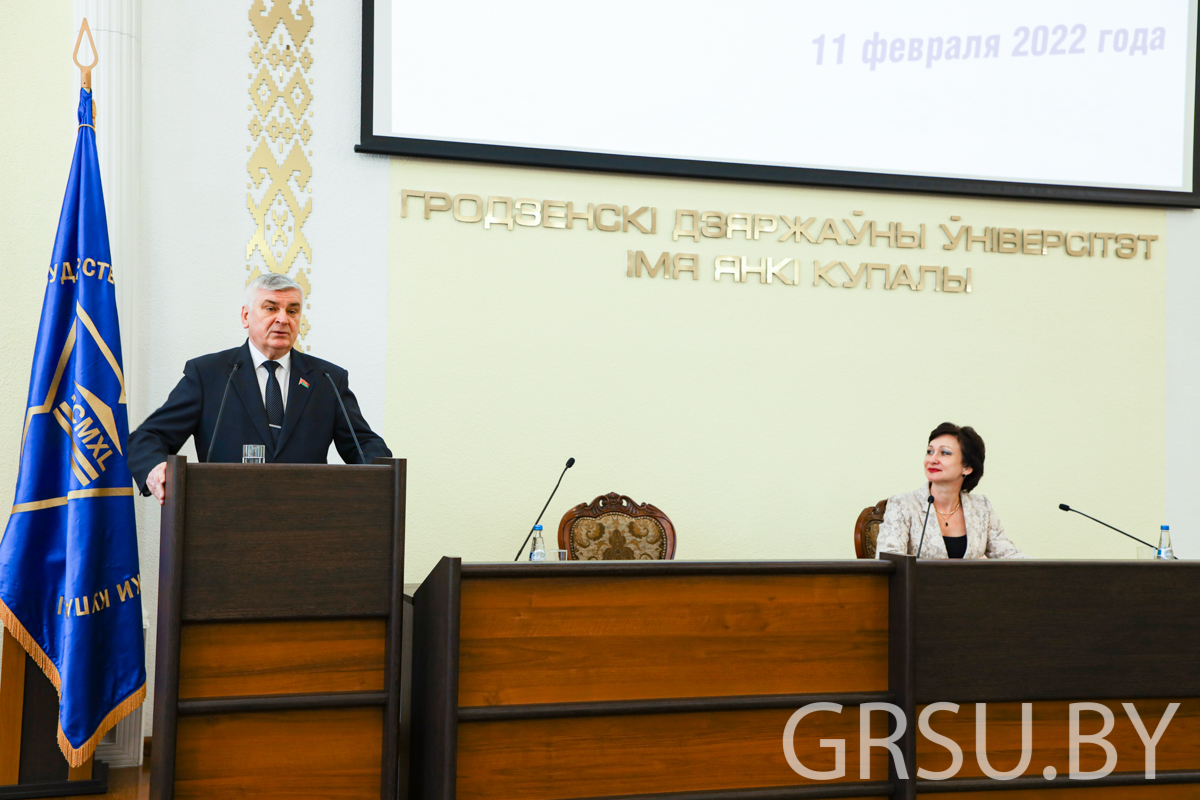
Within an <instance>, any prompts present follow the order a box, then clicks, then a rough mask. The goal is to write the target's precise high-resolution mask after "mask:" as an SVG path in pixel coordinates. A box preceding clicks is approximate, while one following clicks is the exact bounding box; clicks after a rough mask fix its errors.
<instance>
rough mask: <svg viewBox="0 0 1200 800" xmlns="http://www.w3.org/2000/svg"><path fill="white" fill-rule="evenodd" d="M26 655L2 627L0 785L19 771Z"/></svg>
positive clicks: (8, 782) (0, 661) (8, 780)
mask: <svg viewBox="0 0 1200 800" xmlns="http://www.w3.org/2000/svg"><path fill="white" fill-rule="evenodd" d="M26 658H27V655H26V653H25V648H23V647H21V643H20V642H18V641H17V638H16V637H15V636H13V635H12V634H11V633H9V632H8V629H7V628H5V629H4V650H3V655H2V657H0V786H3V785H6V784H12V783H16V782H17V780H18V779H19V778H20V774H21V772H20V770H21V720H22V714H23V713H24V710H25V662H26ZM35 667H36V665H35Z"/></svg>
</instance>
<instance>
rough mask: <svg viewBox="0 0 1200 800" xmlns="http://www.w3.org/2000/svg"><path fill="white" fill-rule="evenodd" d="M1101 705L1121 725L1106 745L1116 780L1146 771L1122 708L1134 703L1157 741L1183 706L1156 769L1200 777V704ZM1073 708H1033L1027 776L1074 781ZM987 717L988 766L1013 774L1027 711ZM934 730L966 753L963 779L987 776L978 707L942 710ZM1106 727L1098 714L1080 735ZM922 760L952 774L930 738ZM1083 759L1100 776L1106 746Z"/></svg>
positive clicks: (998, 707)
mask: <svg viewBox="0 0 1200 800" xmlns="http://www.w3.org/2000/svg"><path fill="white" fill-rule="evenodd" d="M1098 702H1102V704H1103V705H1105V706H1107V707H1109V708H1110V709H1112V712H1113V716H1114V718H1115V725H1114V727H1113V730H1112V732H1111V733H1109V735H1108V736H1107V737H1105V738H1106V739H1107V740H1108V742H1109V743H1110V744H1112V745H1113V747H1114V748H1116V751H1117V757H1118V761H1117V765H1116V768H1115V772H1116V773H1122V772H1125V773H1129V772H1137V773H1141V772H1143V770H1144V768H1145V746H1144V745H1143V744H1142V740H1141V738H1140V737H1139V736H1138V733H1137V730H1136V729H1135V728H1134V725H1133V722H1132V721H1131V720H1130V718H1129V715H1128V714H1127V713H1126V712H1125V709H1124V708H1122V706H1121V704H1122V703H1123V702H1132V703H1133V705H1134V708H1136V709H1137V712H1138V716H1140V717H1141V719H1142V724H1143V725H1145V726H1146V730H1147V731H1149V732H1150V733H1151V734H1153V732H1154V731H1155V730H1156V729H1157V727H1158V722H1159V720H1160V719H1161V718H1162V715H1163V713H1164V712H1165V711H1166V709H1167V704H1168V703H1170V702H1179V703H1180V704H1181V705H1180V707H1179V709H1178V710H1177V711H1176V712H1175V715H1174V717H1172V718H1171V721H1170V723H1169V725H1168V726H1167V729H1166V731H1164V732H1163V736H1162V738H1161V739H1160V740H1159V742H1158V745H1157V746H1156V747H1155V769H1156V770H1157V771H1159V772H1165V771H1171V770H1200V698H1195V697H1193V698H1175V699H1173V700H1172V699H1158V700H1154V699H1151V700H1147V699H1139V700H1132V701H1130V700H1105V701H1098ZM1069 706H1070V703H1069V702H1068V701H1042V702H1037V703H1033V725H1032V728H1033V757H1032V759H1031V760H1030V763H1029V766H1028V768H1027V769H1026V771H1025V773H1024V774H1025V775H1032V776H1038V777H1040V776H1041V775H1042V770H1043V769H1044V768H1045V767H1047V766H1051V767H1054V769H1055V771H1056V772H1057V774H1058V776H1059V777H1058V779H1057V780H1059V781H1065V779H1066V778H1067V775H1068V773H1069V770H1070V764H1069V762H1068V755H1069V752H1068V751H1069V743H1070V733H1069V722H1070V712H1069ZM986 714H987V757H988V763H989V764H991V766H992V768H993V769H995V770H1000V771H1008V770H1011V769H1013V768H1014V767H1016V766H1017V764H1018V763H1019V762H1020V760H1021V704H1020V703H988V704H987V711H986ZM929 723H930V727H931V728H932V729H933V731H934V732H936V733H938V734H940V735H942V736H946V737H948V738H950V739H952V740H954V741H955V742H957V743H958V744H959V746H960V747H961V748H962V751H963V765H962V767H961V768H960V769H959V772H958V776H957V777H958V778H960V779H963V778H976V777H984V773H983V770H982V769H981V768H980V766H979V764H978V761H977V759H976V756H975V724H976V708H975V704H973V703H968V704H963V705H961V706H960V707H959V710H958V713H957V714H952V713H950V712H949V711H939V712H937V713H935V714H933V715H932V716H931V717H930V720H929ZM1101 724H1102V721H1101V717H1100V715H1099V714H1098V713H1096V712H1094V711H1084V712H1083V713H1081V714H1080V730H1081V731H1082V733H1084V734H1090V733H1096V732H1097V731H1099V730H1100V728H1101ZM917 758H918V764H919V765H920V766H921V767H922V768H923V769H926V770H930V771H933V772H938V771H941V770H945V769H947V768H948V767H949V766H950V763H951V755H950V752H949V751H948V750H946V749H945V748H944V747H942V746H941V745H939V744H935V743H934V742H931V741H929V740H928V739H926V738H925V736H924V735H921V736H920V737H919V740H918V748H917ZM1079 758H1080V768H1081V769H1082V770H1085V771H1093V770H1097V769H1100V768H1101V767H1103V766H1104V761H1105V754H1104V751H1103V750H1102V749H1101V748H1100V746H1099V745H1095V744H1086V743H1085V744H1082V745H1081V746H1080V748H1079ZM1195 791H1196V795H1197V796H1200V787H1195Z"/></svg>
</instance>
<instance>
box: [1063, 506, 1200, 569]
mask: <svg viewBox="0 0 1200 800" xmlns="http://www.w3.org/2000/svg"><path fill="white" fill-rule="evenodd" d="M1058 507H1059V508H1060V509H1062V510H1063V511H1074V512H1075V513H1076V514H1078V515H1079V516H1081V517H1087V518H1088V519H1090V520H1091V521H1092V522H1099V523H1100V524H1101V525H1103V526H1104V527H1106V528H1112V529H1113V530H1114V531H1116V532H1117V533H1119V534H1121V535H1122V536H1128V537H1129V538H1130V539H1133V540H1134V541H1135V542H1141V543H1142V544H1144V545H1146V547H1151V548H1153V549H1154V550H1158V546H1157V545H1153V544H1150V543H1149V542H1146V541H1142V540H1141V539H1139V538H1138V537H1136V536H1134V535H1133V534H1131V533H1126V532H1125V531H1123V530H1121V529H1120V528H1113V526H1112V525H1109V524H1108V523H1107V522H1102V521H1101V520H1098V519H1096V518H1095V517H1091V516H1088V515H1087V514H1084V513H1083V512H1082V511H1080V510H1079V509H1077V508H1071V507H1070V506H1069V505H1067V504H1066V503H1059V504H1058ZM1176 558H1178V556H1176Z"/></svg>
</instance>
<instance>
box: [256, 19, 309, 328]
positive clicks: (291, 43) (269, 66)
mask: <svg viewBox="0 0 1200 800" xmlns="http://www.w3.org/2000/svg"><path fill="white" fill-rule="evenodd" d="M311 7H312V2H311V0H253V2H252V3H251V4H250V12H249V20H250V30H249V32H248V35H249V38H250V66H251V70H250V72H249V74H248V78H249V87H250V88H249V93H250V103H249V105H247V106H246V110H247V111H249V112H250V123H249V125H248V126H247V129H248V130H249V133H250V144H248V145H247V146H246V152H247V153H249V157H248V159H247V162H246V169H247V170H248V171H249V173H250V180H249V182H247V183H246V208H247V210H249V212H250V216H251V217H252V218H253V219H254V224H255V231H254V234H253V235H252V236H251V237H250V241H249V242H248V243H247V244H246V269H247V270H248V271H249V275H248V276H247V278H246V282H247V283H249V282H250V281H252V280H254V279H255V278H256V277H258V276H259V275H261V274H262V273H263V271H264V270H266V271H270V272H275V273H279V274H282V275H290V276H291V277H292V279H293V280H295V281H296V283H298V284H300V286H302V287H303V288H304V311H303V313H302V315H301V317H300V338H301V339H302V340H303V339H306V338H307V337H308V332H309V330H310V325H309V319H308V313H307V312H308V310H309V309H310V308H311V303H310V301H309V297H310V293H311V291H312V287H311V285H310V284H309V273H311V271H312V248H311V247H310V246H309V244H308V239H307V238H306V237H305V235H304V224H305V223H306V222H307V221H308V217H309V215H310V214H311V212H312V165H311V163H310V162H309V157H310V156H312V150H311V149H309V145H310V141H311V139H312V136H313V130H312V116H313V111H312V99H313V91H312V84H313V79H312V76H311V74H310V69H311V67H312V64H313V39H312V29H313V16H312V8H311ZM300 255H303V256H304V258H303V260H301V259H300V258H299V256H300ZM293 268H294V269H293ZM304 349H305V350H308V349H309V348H308V347H305V348H304Z"/></svg>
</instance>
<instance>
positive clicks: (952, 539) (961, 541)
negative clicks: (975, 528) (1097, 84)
mask: <svg viewBox="0 0 1200 800" xmlns="http://www.w3.org/2000/svg"><path fill="white" fill-rule="evenodd" d="M942 541H943V542H945V543H946V552H947V553H949V554H950V557H951V558H962V557H963V556H965V555H966V554H967V537H966V536H943V537H942Z"/></svg>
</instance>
